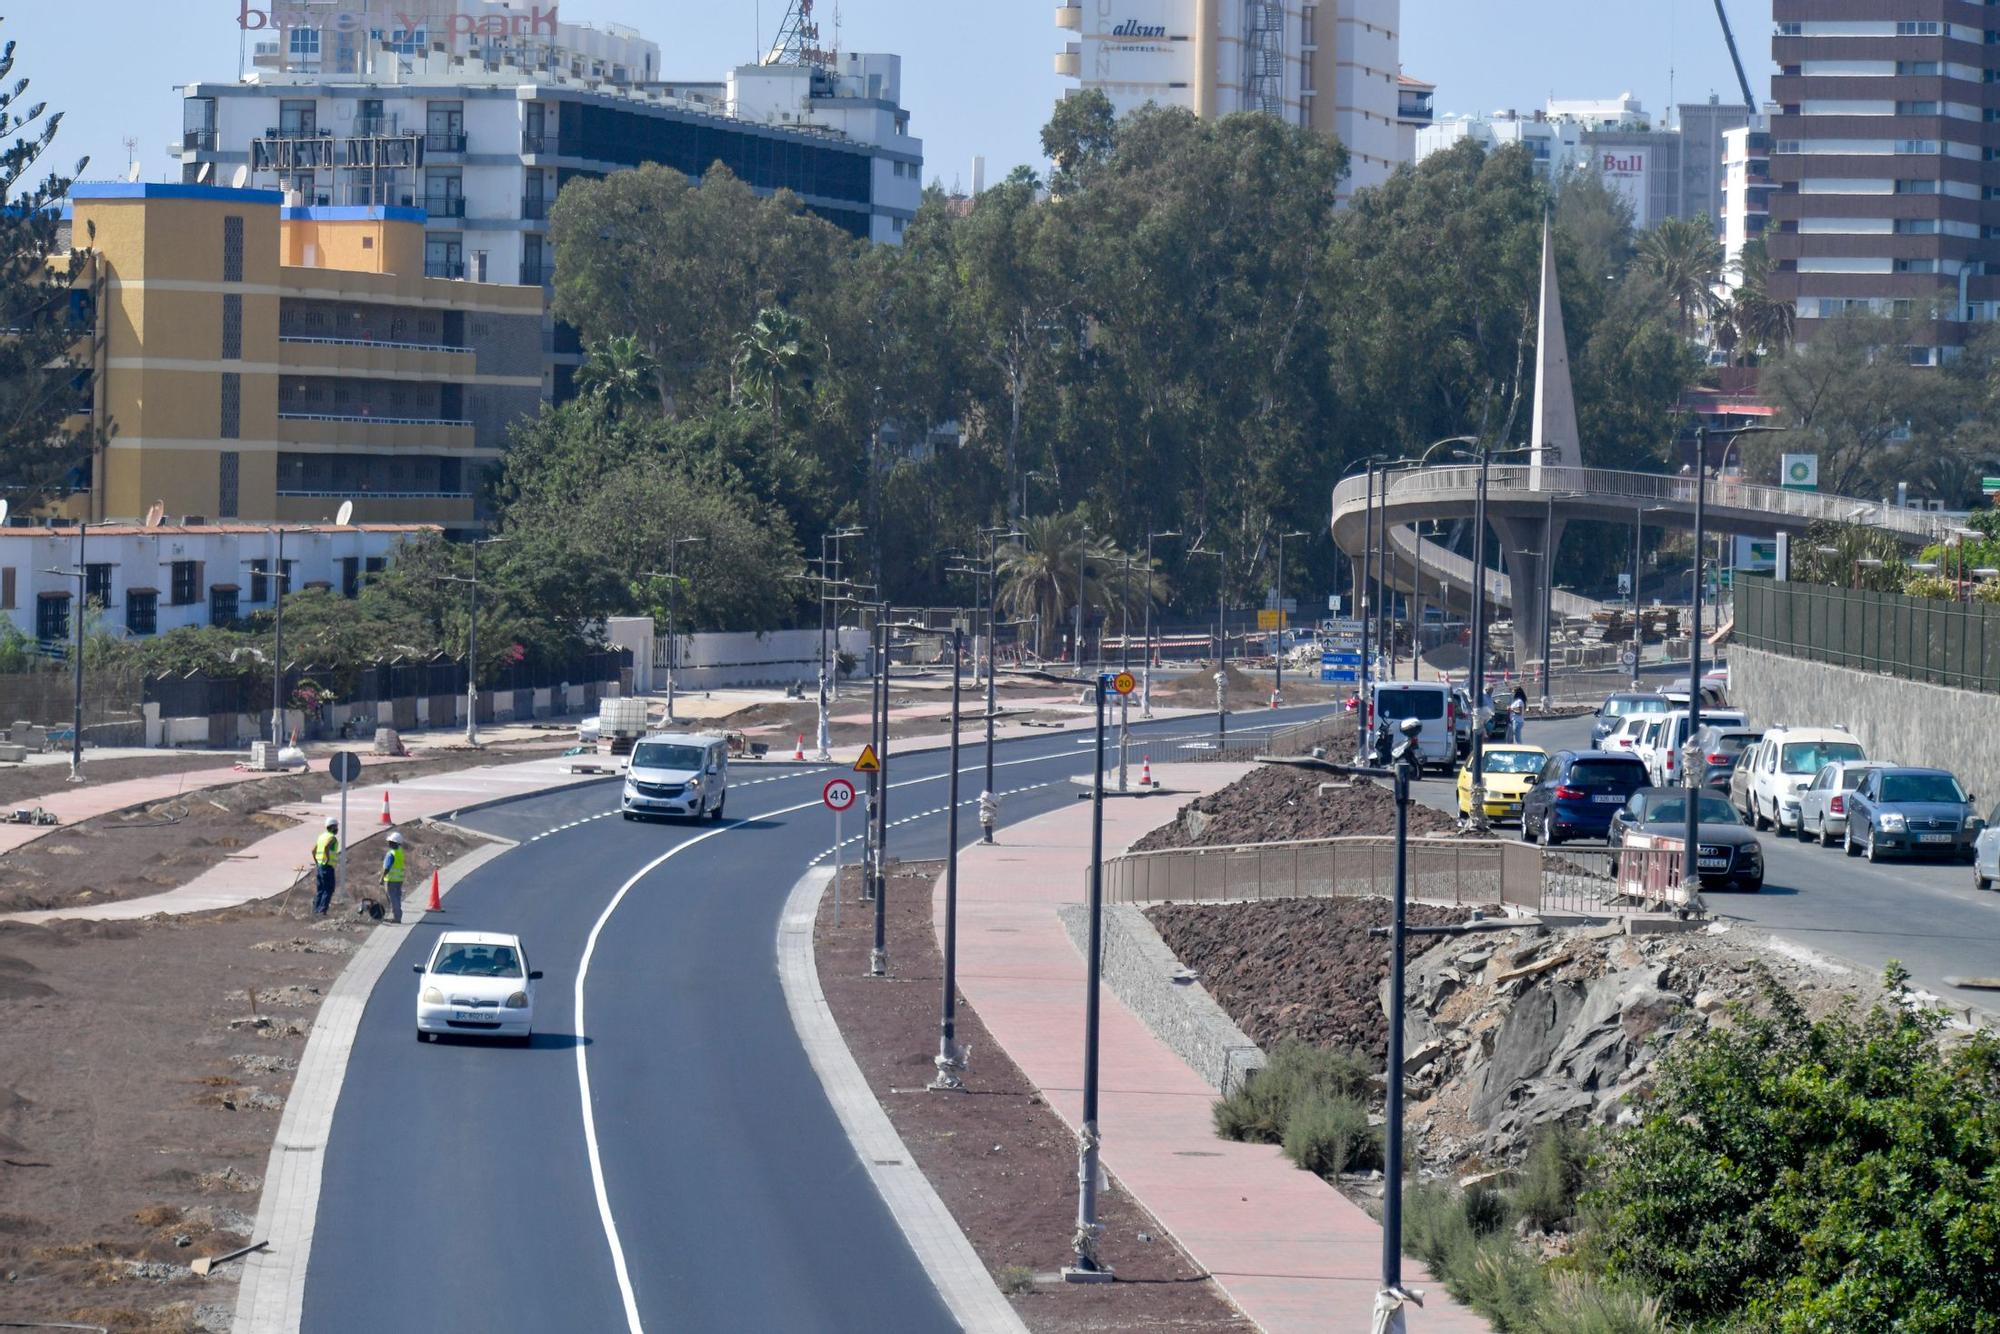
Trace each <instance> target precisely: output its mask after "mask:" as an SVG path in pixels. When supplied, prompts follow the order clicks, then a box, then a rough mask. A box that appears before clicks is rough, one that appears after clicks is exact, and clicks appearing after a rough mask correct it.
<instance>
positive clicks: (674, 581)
mask: <svg viewBox="0 0 2000 1334" xmlns="http://www.w3.org/2000/svg"><path fill="white" fill-rule="evenodd" d="M706 541H708V539H707V538H705V537H677V538H675V539H674V540H673V541H671V542H669V543H667V721H668V722H670V723H671V722H675V721H678V720H677V719H676V718H675V717H674V674H675V672H676V670H677V669H678V668H679V666H680V640H679V638H678V637H677V636H676V635H675V633H674V612H675V610H676V608H677V607H678V606H679V603H680V596H681V592H680V576H679V575H678V574H677V573H676V572H675V566H676V564H677V563H678V562H679V559H680V551H681V548H682V547H685V546H694V545H696V544H698V543H701V542H706Z"/></svg>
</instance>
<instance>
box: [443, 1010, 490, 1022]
mask: <svg viewBox="0 0 2000 1334" xmlns="http://www.w3.org/2000/svg"><path fill="white" fill-rule="evenodd" d="M451 1017H452V1018H453V1019H454V1020H456V1021H457V1022H459V1023H461V1024H497V1023H499V1022H500V1012H499V1011H498V1010H453V1011H452V1012H451Z"/></svg>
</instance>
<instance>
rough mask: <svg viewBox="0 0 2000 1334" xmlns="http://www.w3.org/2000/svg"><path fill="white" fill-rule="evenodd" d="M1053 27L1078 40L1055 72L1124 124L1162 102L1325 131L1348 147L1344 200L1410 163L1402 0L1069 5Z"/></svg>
mask: <svg viewBox="0 0 2000 1334" xmlns="http://www.w3.org/2000/svg"><path fill="white" fill-rule="evenodd" d="M1056 26H1057V27H1059V28H1063V29H1066V30H1068V31H1070V32H1072V33H1074V34H1076V35H1075V37H1074V38H1073V39H1072V40H1071V41H1070V42H1069V43H1068V45H1067V46H1066V47H1065V49H1063V50H1062V51H1059V52H1057V53H1056V57H1055V68H1056V73H1058V74H1062V75H1066V76H1068V77H1069V78H1072V79H1075V80H1076V81H1077V84H1078V87H1079V89H1096V90H1099V91H1101V92H1103V93H1104V94H1105V95H1106V96H1107V97H1109V98H1110V99H1111V104H1112V106H1113V107H1114V108H1116V109H1117V111H1118V112H1119V114H1121V115H1122V114H1124V113H1125V112H1128V111H1131V110H1134V109H1136V108H1138V107H1141V106H1144V105H1145V104H1146V103H1148V102H1157V103H1159V104H1160V105H1162V106H1178V107H1186V108H1187V109H1189V110H1190V111H1193V112H1194V113H1195V114H1196V115H1198V116H1225V115H1228V114H1229V113H1231V112H1234V111H1262V112H1265V113H1267V114H1269V115H1273V116H1277V117H1279V118H1280V119H1283V120H1285V121H1288V122H1290V123H1292V124H1295V125H1304V126H1308V127H1310V128H1313V129H1316V130H1320V131H1322V132H1324V133H1327V134H1331V135H1333V136H1335V137H1337V138H1338V139H1339V140H1340V142H1341V143H1342V144H1344V145H1346V147H1347V152H1348V165H1349V176H1348V179H1347V182H1346V185H1345V187H1344V191H1352V190H1354V189H1358V188H1360V187H1362V186H1368V185H1379V184H1381V183H1382V182H1383V181H1385V180H1387V179H1388V178H1389V173H1390V172H1391V171H1393V170H1395V168H1396V165H1397V163H1399V162H1405V161H1408V160H1409V159H1408V157H1407V156H1406V154H1405V152H1404V150H1403V148H1402V146H1401V144H1402V142H1403V140H1404V139H1405V138H1406V137H1409V136H1408V135H1406V132H1405V130H1404V128H1403V127H1404V125H1405V122H1406V119H1407V117H1406V115H1405V111H1406V106H1405V101H1406V99H1405V97H1404V95H1403V92H1402V89H1401V87H1400V86H1399V83H1398V75H1399V70H1400V66H1399V59H1400V57H1399V41H1400V29H1401V27H1402V8H1401V4H1400V0H1344V3H1340V4H1332V3H1315V2H1311V0H1129V2H1128V3H1119V4H1112V3H1110V0H1066V2H1065V3H1061V4H1058V5H1057V7H1056ZM1422 87H1427V85H1422ZM1407 109H1408V110H1409V111H1410V112H1411V113H1414V111H1415V108H1414V106H1411V107H1409V108H1407Z"/></svg>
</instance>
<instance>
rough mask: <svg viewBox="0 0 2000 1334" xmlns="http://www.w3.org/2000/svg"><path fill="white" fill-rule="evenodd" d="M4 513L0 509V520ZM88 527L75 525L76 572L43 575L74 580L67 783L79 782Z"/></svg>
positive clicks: (81, 523) (87, 600)
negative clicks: (85, 555)
mask: <svg viewBox="0 0 2000 1334" xmlns="http://www.w3.org/2000/svg"><path fill="white" fill-rule="evenodd" d="M4 515H5V510H4V509H3V508H0V517H4ZM89 527H90V522H89V520H87V519H78V520H77V523H76V568H75V569H71V570H61V569H46V570H43V571H42V573H43V574H53V575H59V576H61V577H62V578H65V579H74V580H76V612H75V614H74V615H73V616H72V617H71V618H70V619H71V620H72V621H73V622H74V624H72V625H71V626H70V627H69V628H70V630H71V631H73V632H74V633H73V634H72V636H71V637H72V639H73V640H74V641H75V642H74V644H73V646H72V647H71V649H70V680H71V683H72V685H73V687H74V706H75V708H74V712H73V714H72V715H71V718H70V738H69V781H70V782H72V783H81V782H82V781H83V623H84V620H85V619H86V618H87V617H88V616H89V614H90V566H89V565H88V564H86V563H85V561H84V545H85V530H86V529H88V528H89Z"/></svg>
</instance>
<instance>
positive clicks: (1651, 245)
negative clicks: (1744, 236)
mask: <svg viewBox="0 0 2000 1334" xmlns="http://www.w3.org/2000/svg"><path fill="white" fill-rule="evenodd" d="M1638 265H1639V268H1640V270H1641V271H1643V272H1645V273H1648V274H1650V275H1652V277H1653V278H1654V279H1655V280H1656V281H1658V282H1659V284H1660V286H1661V288H1662V289H1664V290H1665V292H1666V294H1667V299H1668V300H1670V301H1672V302H1673V303H1674V308H1675V310H1676V311H1677V312H1678V314H1679V319H1680V326H1681V332H1683V333H1688V334H1692V333H1693V332H1694V329H1695V326H1696V324H1697V323H1698V321H1699V320H1700V317H1701V316H1702V315H1704V314H1705V313H1707V311H1708V309H1709V306H1710V304H1711V302H1712V301H1713V300H1714V298H1713V296H1712V294H1711V290H1710V289H1712V288H1713V287H1714V286H1715V284H1716V283H1717V282H1718V281H1719V280H1720V279H1721V277H1722V242H1720V241H1718V240H1716V239H1715V224H1714V223H1712V222H1710V221H1709V220H1708V219H1707V217H1705V216H1704V217H1700V218H1667V219H1665V220H1664V221H1662V222H1661V223H1660V224H1659V225H1658V226H1657V227H1654V228H1653V229H1652V230H1651V231H1649V232H1647V233H1646V234H1645V235H1644V236H1642V237H1640V238H1639V250H1638Z"/></svg>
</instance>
